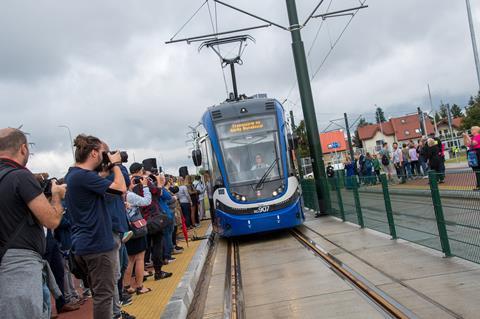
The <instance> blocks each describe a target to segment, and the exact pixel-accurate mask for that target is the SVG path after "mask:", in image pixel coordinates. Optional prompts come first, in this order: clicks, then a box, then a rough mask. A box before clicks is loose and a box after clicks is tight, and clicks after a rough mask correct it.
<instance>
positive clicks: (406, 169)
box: [404, 162, 412, 177]
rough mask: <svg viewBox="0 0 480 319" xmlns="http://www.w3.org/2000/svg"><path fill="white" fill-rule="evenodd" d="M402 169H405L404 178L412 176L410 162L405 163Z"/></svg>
mask: <svg viewBox="0 0 480 319" xmlns="http://www.w3.org/2000/svg"><path fill="white" fill-rule="evenodd" d="M404 169H405V175H406V177H410V176H412V166H411V164H410V162H405V164H404Z"/></svg>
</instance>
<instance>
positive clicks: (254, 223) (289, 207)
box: [204, 99, 304, 236]
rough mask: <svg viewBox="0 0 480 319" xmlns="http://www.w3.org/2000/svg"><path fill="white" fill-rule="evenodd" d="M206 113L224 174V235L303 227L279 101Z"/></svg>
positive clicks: (219, 204) (220, 201)
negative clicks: (208, 116)
mask: <svg viewBox="0 0 480 319" xmlns="http://www.w3.org/2000/svg"><path fill="white" fill-rule="evenodd" d="M207 113H209V114H210V120H211V122H210V123H209V124H210V125H208V124H207V125H205V127H206V129H207V131H208V134H209V136H210V141H211V144H212V149H213V153H214V155H215V156H214V160H216V161H217V164H218V165H217V166H218V168H219V171H220V173H221V174H220V175H219V177H218V179H217V189H216V191H215V193H214V202H215V206H216V216H217V218H218V220H217V223H218V225H219V228H220V233H221V234H222V235H223V236H237V235H244V234H249V233H256V232H263V231H269V230H273V229H280V228H288V227H293V226H295V225H298V224H301V223H302V222H303V220H304V216H303V212H302V209H301V205H300V201H299V197H300V196H299V193H300V192H299V189H298V180H297V178H296V177H295V176H294V174H293V170H292V167H291V159H290V156H289V152H288V146H287V142H286V130H285V124H284V123H285V121H284V115H283V114H284V111H283V107H282V106H281V105H280V103H279V102H278V101H275V100H272V99H252V100H244V101H238V102H232V103H224V104H221V105H219V106H215V107H213V108H211V109H209V112H207ZM204 122H205V121H204ZM204 124H205V123H204ZM209 128H210V130H209ZM220 179H221V180H220Z"/></svg>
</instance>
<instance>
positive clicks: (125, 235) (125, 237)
mask: <svg viewBox="0 0 480 319" xmlns="http://www.w3.org/2000/svg"><path fill="white" fill-rule="evenodd" d="M132 236H133V231H131V230H129V231H127V232H126V233H123V237H122V243H124V244H125V243H126V242H127V241H128V240H129V239H130V238H132Z"/></svg>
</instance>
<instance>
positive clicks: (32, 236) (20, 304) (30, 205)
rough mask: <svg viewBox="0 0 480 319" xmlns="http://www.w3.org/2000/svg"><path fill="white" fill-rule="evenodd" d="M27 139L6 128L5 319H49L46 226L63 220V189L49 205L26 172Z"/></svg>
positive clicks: (2, 171)
mask: <svg viewBox="0 0 480 319" xmlns="http://www.w3.org/2000/svg"><path fill="white" fill-rule="evenodd" d="M29 155H30V153H29V149H28V143H27V138H26V136H25V134H24V133H23V132H21V131H20V130H17V129H12V128H6V129H0V194H2V195H1V196H2V200H1V201H0V263H1V264H0V291H2V292H4V293H3V294H2V298H0V313H1V314H2V317H3V318H43V317H44V315H45V314H44V310H43V292H42V286H43V276H42V273H43V270H44V265H45V263H44V261H43V259H42V255H43V254H44V252H45V233H44V229H43V227H46V228H49V229H55V228H56V227H57V226H58V224H59V223H60V220H61V218H62V213H63V208H62V205H61V196H60V194H61V193H63V190H62V187H61V186H58V185H56V183H55V182H53V183H52V200H51V203H49V202H48V200H47V198H46V197H45V195H44V194H43V192H42V188H41V187H40V185H39V183H38V182H37V180H36V179H35V177H34V176H33V174H32V173H31V172H30V171H29V170H28V169H26V168H25V165H26V164H27V161H28V157H29Z"/></svg>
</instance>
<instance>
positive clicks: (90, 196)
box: [0, 128, 213, 319]
mask: <svg viewBox="0 0 480 319" xmlns="http://www.w3.org/2000/svg"><path fill="white" fill-rule="evenodd" d="M74 146H75V165H73V166H72V167H70V168H69V170H68V173H67V174H66V176H65V177H64V178H63V179H62V180H57V179H49V178H48V174H33V173H32V172H30V171H29V170H28V169H27V168H26V167H25V166H26V164H27V162H28V159H29V156H30V152H29V144H28V142H27V138H26V136H25V134H24V133H23V132H21V131H20V130H17V129H12V128H7V129H0V193H1V194H2V201H0V211H1V214H0V249H1V250H0V290H1V291H3V292H4V294H3V295H2V298H0V313H2V316H3V317H5V318H47V319H48V318H51V317H54V315H52V311H51V308H52V304H51V299H54V306H55V307H56V312H57V313H62V312H67V311H75V310H78V309H79V308H80V307H81V306H82V305H83V304H84V303H85V302H86V300H87V299H88V298H92V300H93V318H95V319H100V318H101V319H110V318H135V317H134V316H132V315H130V314H128V313H127V312H125V311H123V310H122V306H124V305H129V304H131V303H132V294H136V295H142V294H147V293H149V292H151V291H152V290H151V288H147V287H145V286H144V281H146V280H149V279H150V278H152V279H153V280H164V279H166V278H169V277H170V276H172V273H170V272H167V271H165V270H164V269H163V268H162V267H163V266H164V265H166V264H169V263H172V262H174V261H175V257H174V255H176V254H181V253H182V252H183V250H184V248H183V247H181V246H179V245H178V242H177V233H178V232H179V230H181V229H182V228H183V227H184V228H195V227H199V225H200V221H201V220H202V219H205V218H206V207H205V201H204V200H205V198H206V197H207V196H208V199H209V202H210V203H211V202H212V201H213V196H212V195H213V192H212V187H211V183H210V177H209V174H208V172H207V173H205V174H204V176H203V178H202V176H194V177H192V176H188V175H187V176H185V177H175V176H172V175H166V174H162V173H158V172H156V171H154V170H153V169H151V168H147V167H144V165H142V164H141V163H133V164H131V165H130V166H129V168H128V169H127V168H126V167H125V166H124V165H123V164H124V163H125V162H126V161H125V159H124V158H123V156H122V154H120V152H117V151H116V152H110V150H109V147H108V145H107V144H106V143H105V142H104V141H102V140H100V139H99V138H96V137H94V136H86V135H79V136H77V137H76V138H75V141H74ZM210 207H212V206H210ZM150 267H153V268H150ZM149 269H152V270H153V271H149ZM74 277H76V279H75V278H74ZM77 282H79V283H80V288H79V287H78V286H77V285H76V283H77Z"/></svg>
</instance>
